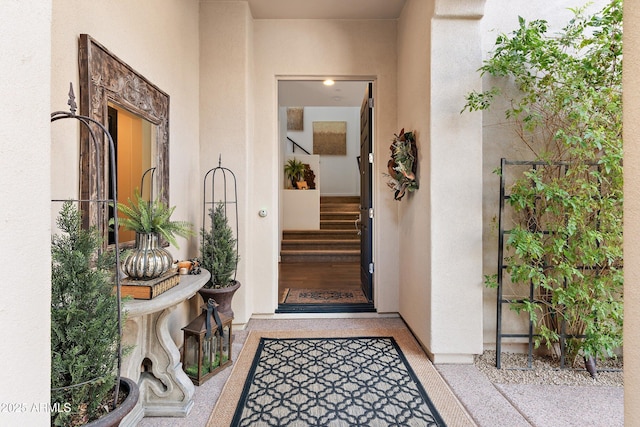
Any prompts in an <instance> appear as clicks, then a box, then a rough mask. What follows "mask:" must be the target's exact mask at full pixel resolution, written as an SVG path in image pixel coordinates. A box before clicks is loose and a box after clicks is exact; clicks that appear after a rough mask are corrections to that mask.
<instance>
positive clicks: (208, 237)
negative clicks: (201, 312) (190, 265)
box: [198, 202, 240, 317]
mask: <svg viewBox="0 0 640 427" xmlns="http://www.w3.org/2000/svg"><path fill="white" fill-rule="evenodd" d="M225 207H226V206H225V203H222V202H219V203H217V204H216V205H215V207H213V208H211V209H210V210H209V218H210V219H211V228H210V229H209V230H205V229H204V228H202V229H201V230H200V234H201V236H202V248H201V252H202V253H201V255H202V263H201V265H202V268H204V269H206V270H209V272H210V273H211V279H210V281H209V282H208V283H207V284H206V285H205V286H204V287H203V288H202V289H200V291H198V292H199V293H200V295H201V296H202V298H203V299H204V301H205V303H206V302H207V301H208V300H209V298H213V299H214V300H215V301H216V303H218V304H219V306H218V311H219V312H220V313H224V314H225V315H227V316H229V317H233V310H232V309H231V302H232V299H233V295H234V293H235V292H236V291H237V290H238V288H240V282H239V281H238V280H236V278H235V276H236V271H237V268H238V261H239V256H238V246H237V239H236V237H235V236H234V234H233V230H232V229H231V227H230V226H229V221H228V219H227V214H226V209H225Z"/></svg>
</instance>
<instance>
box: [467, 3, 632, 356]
mask: <svg viewBox="0 0 640 427" xmlns="http://www.w3.org/2000/svg"><path fill="white" fill-rule="evenodd" d="M573 12H574V18H573V19H571V21H570V22H569V23H568V24H567V26H566V27H565V28H564V29H563V31H562V32H560V33H554V34H553V35H550V34H548V28H547V23H546V22H545V21H543V20H535V21H531V22H526V21H525V20H524V19H522V18H520V19H519V27H518V28H517V29H516V30H515V31H513V32H512V33H511V34H509V35H505V34H502V35H500V36H499V37H498V38H497V40H496V45H495V50H494V52H493V53H492V55H491V57H490V58H489V59H487V60H486V61H485V63H484V65H483V67H482V68H481V72H482V74H485V73H488V74H490V75H491V76H494V77H498V78H505V79H509V80H510V81H512V82H513V83H514V84H515V86H516V87H517V88H518V89H519V93H518V95H517V96H516V97H514V98H513V99H509V101H510V103H511V104H510V105H511V107H510V108H509V109H508V110H507V111H506V117H507V119H508V121H509V122H510V123H512V124H513V125H514V127H515V129H516V132H517V134H518V136H519V138H520V141H521V142H522V143H523V144H524V145H525V146H526V147H527V148H528V149H529V150H531V152H532V153H533V154H534V156H535V158H536V160H542V161H544V162H547V164H546V165H543V166H541V167H539V168H537V169H532V170H529V171H527V172H526V173H524V174H523V176H522V177H521V178H520V179H518V180H517V181H516V182H515V183H514V185H513V186H512V188H510V191H509V193H510V198H509V203H510V205H511V206H512V207H513V208H514V210H515V212H516V213H517V220H518V223H517V224H516V226H515V228H514V230H513V232H512V233H511V234H510V235H509V239H508V242H507V248H509V251H510V256H508V257H507V258H506V260H505V261H506V264H507V271H508V273H509V274H510V276H511V281H512V282H514V283H529V282H530V281H531V283H533V284H534V285H535V288H536V293H537V294H536V296H535V298H534V300H533V301H532V300H529V299H525V301H524V302H521V303H517V304H514V309H516V310H518V311H524V312H526V313H528V314H529V317H530V318H531V319H532V320H534V321H535V322H536V324H537V327H538V333H539V334H540V338H539V339H538V341H537V343H536V344H538V345H540V344H545V345H547V346H549V347H552V346H554V344H555V343H557V342H558V340H559V333H560V328H561V320H564V321H565V322H566V326H567V333H569V334H575V335H580V336H584V338H583V339H571V340H569V343H568V346H569V351H570V353H572V354H574V355H575V354H578V353H579V352H580V353H582V354H584V355H586V356H598V355H605V354H606V355H610V354H612V352H613V350H614V349H616V348H617V347H619V346H621V345H622V320H623V310H622V289H623V278H622V202H623V197H622V184H623V179H622V1H621V0H613V1H611V2H610V4H609V5H608V6H607V7H605V8H604V9H603V10H602V11H601V12H599V13H597V14H595V15H593V16H590V17H587V16H584V11H583V10H582V9H577V10H574V11H573ZM497 96H501V93H500V91H499V90H498V89H496V88H492V89H490V90H488V91H485V92H482V93H477V92H474V93H471V94H469V95H468V96H467V104H466V105H465V110H469V111H473V110H484V109H487V108H489V107H490V105H491V104H492V102H493V101H494V100H495V99H496V97H497ZM563 165H564V166H563ZM487 283H488V284H495V280H493V278H492V277H488V278H487Z"/></svg>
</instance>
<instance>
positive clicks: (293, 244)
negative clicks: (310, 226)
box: [280, 196, 360, 263]
mask: <svg viewBox="0 0 640 427" xmlns="http://www.w3.org/2000/svg"><path fill="white" fill-rule="evenodd" d="M359 208H360V198H359V197H357V196H354V197H328V196H323V197H320V230H283V232H282V245H281V250H280V260H281V262H282V263H302V262H311V263H327V262H329V263H339V262H360V236H359V235H358V230H357V229H356V223H355V222H356V220H357V219H358V216H359Z"/></svg>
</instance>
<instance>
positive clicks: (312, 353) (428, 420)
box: [231, 337, 445, 426]
mask: <svg viewBox="0 0 640 427" xmlns="http://www.w3.org/2000/svg"><path fill="white" fill-rule="evenodd" d="M258 425H259V426H288V425H295V426H303V425H304V426H387V425H403V426H444V425H445V423H444V421H443V420H442V418H441V416H440V415H439V413H438V411H437V410H436V408H435V406H434V404H433V403H432V401H431V399H430V398H429V396H428V395H427V393H426V392H425V390H424V388H423V386H422V384H421V383H420V381H419V379H418V378H417V376H416V374H415V373H414V371H413V369H412V368H411V366H410V365H409V364H408V362H407V359H406V358H405V356H404V355H403V353H402V351H401V349H400V347H399V346H398V344H397V343H396V341H395V340H394V338H393V337H352V338H307V339H294V338H288V339H287V338H285V339H281V338H261V339H260V343H259V346H258V350H257V352H256V355H255V357H254V360H253V364H252V366H251V369H250V370H249V373H248V376H247V379H246V382H245V385H244V388H243V392H242V395H241V397H240V400H239V403H238V406H237V407H236V410H235V413H234V416H233V420H232V422H231V426H258Z"/></svg>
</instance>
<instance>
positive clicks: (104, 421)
mask: <svg viewBox="0 0 640 427" xmlns="http://www.w3.org/2000/svg"><path fill="white" fill-rule="evenodd" d="M120 390H122V391H123V392H125V393H127V397H126V399H125V400H124V402H122V403H121V404H120V406H118V407H116V409H114V410H113V411H111V412H109V413H108V414H107V415H105V416H104V417H100V418H98V419H97V420H94V421H91V422H90V423H89V424H85V427H111V426H118V425H120V421H122V419H123V418H124V417H126V416H127V415H128V414H129V412H131V411H132V410H133V408H134V406H136V403H138V399H139V398H140V389H138V384H137V383H136V382H135V381H133V380H131V379H129V378H124V377H121V378H120Z"/></svg>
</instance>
